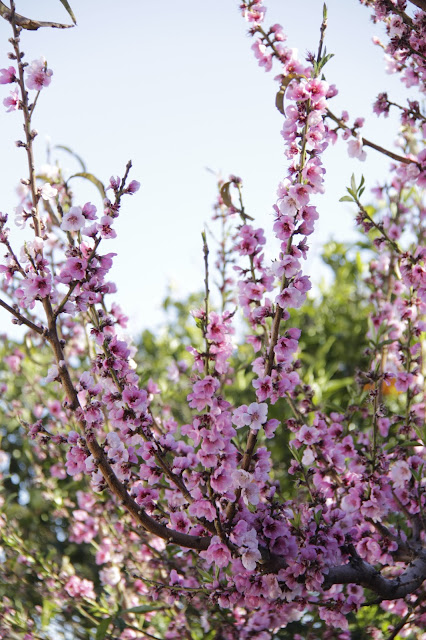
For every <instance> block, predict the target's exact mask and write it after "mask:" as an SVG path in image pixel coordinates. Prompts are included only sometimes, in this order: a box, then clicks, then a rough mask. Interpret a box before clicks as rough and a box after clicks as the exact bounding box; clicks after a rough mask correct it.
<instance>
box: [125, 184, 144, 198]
mask: <svg viewBox="0 0 426 640" xmlns="http://www.w3.org/2000/svg"><path fill="white" fill-rule="evenodd" d="M140 186H141V184H140V182H138V181H137V180H132V181H131V183H130V184H129V186H128V187H127V189H126V193H128V194H130V195H133V194H134V193H136V191H139V189H140Z"/></svg>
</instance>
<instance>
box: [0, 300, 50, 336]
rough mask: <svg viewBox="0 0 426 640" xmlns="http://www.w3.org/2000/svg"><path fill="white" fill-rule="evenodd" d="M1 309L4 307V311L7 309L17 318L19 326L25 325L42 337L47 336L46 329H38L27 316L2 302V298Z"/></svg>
mask: <svg viewBox="0 0 426 640" xmlns="http://www.w3.org/2000/svg"><path fill="white" fill-rule="evenodd" d="M0 307H3V309H6V311H8V312H9V313H10V314H11V315H12V316H15V318H16V320H17V321H18V324H25V325H26V326H27V327H29V328H30V329H32V330H33V331H35V332H36V333H38V334H39V335H40V336H42V335H45V334H46V329H45V328H44V327H38V326H37V325H36V324H34V322H31V320H28V319H27V318H26V317H25V316H23V315H22V314H21V313H19V311H17V310H16V309H14V308H13V307H11V306H10V305H8V304H7V302H4V300H2V299H1V298H0Z"/></svg>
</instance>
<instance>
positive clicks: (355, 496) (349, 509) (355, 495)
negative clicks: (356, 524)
mask: <svg viewBox="0 0 426 640" xmlns="http://www.w3.org/2000/svg"><path fill="white" fill-rule="evenodd" d="M360 505H361V500H360V497H359V491H358V489H351V490H350V491H349V493H347V494H346V495H345V496H344V497H343V499H342V502H341V507H342V509H343V511H346V513H353V512H354V511H358V510H359V507H360Z"/></svg>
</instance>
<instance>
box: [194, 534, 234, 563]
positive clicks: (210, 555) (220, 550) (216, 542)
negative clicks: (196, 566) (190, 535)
mask: <svg viewBox="0 0 426 640" xmlns="http://www.w3.org/2000/svg"><path fill="white" fill-rule="evenodd" d="M200 556H201V557H202V558H204V560H206V561H207V562H208V564H213V563H214V564H215V565H216V566H217V567H219V568H223V567H226V566H227V565H228V564H229V563H230V561H231V552H230V551H229V549H228V547H227V546H226V545H224V544H223V542H221V540H220V538H219V536H213V538H212V539H211V542H210V545H209V548H208V549H207V550H206V551H200Z"/></svg>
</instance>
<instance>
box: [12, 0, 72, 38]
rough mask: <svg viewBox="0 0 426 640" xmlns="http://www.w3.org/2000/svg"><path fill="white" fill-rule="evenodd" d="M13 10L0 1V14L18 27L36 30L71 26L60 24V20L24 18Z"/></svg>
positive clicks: (69, 26)
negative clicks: (45, 20)
mask: <svg viewBox="0 0 426 640" xmlns="http://www.w3.org/2000/svg"><path fill="white" fill-rule="evenodd" d="M14 13H15V12H14V10H13V9H10V8H9V7H7V6H6V5H5V4H4V3H3V2H1V1H0V16H1V17H2V18H4V19H5V20H7V21H8V22H10V23H12V20H13V21H14V22H15V24H16V25H17V26H18V27H21V28H22V29H28V30H29V31H37V29H40V27H52V28H53V29H70V28H71V27H73V26H74V25H73V24H61V23H60V22H44V21H43V20H32V19H31V18H26V17H25V16H21V15H20V14H19V13H15V15H14V16H13V14H14Z"/></svg>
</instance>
